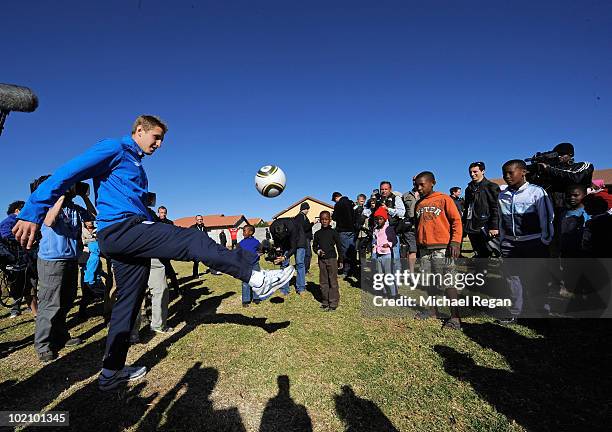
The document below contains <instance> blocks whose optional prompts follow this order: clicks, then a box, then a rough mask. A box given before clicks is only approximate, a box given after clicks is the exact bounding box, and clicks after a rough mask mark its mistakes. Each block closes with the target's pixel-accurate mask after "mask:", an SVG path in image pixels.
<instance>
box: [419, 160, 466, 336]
mask: <svg viewBox="0 0 612 432" xmlns="http://www.w3.org/2000/svg"><path fill="white" fill-rule="evenodd" d="M414 182H415V186H416V188H417V190H418V192H419V194H420V197H421V199H420V200H419V201H418V202H417V204H416V207H415V218H416V224H417V225H416V226H417V228H416V242H417V247H418V250H419V255H420V257H421V269H422V270H423V271H424V272H425V273H426V274H427V273H432V272H433V273H434V274H442V275H444V274H447V273H452V272H453V270H454V259H455V258H458V257H459V254H460V252H461V240H462V235H463V233H462V226H461V215H460V214H459V211H458V210H457V206H456V205H455V202H454V201H453V199H452V198H451V197H450V196H448V195H445V194H443V193H441V192H435V191H434V190H433V188H434V185H435V184H436V178H435V177H434V175H433V173H432V172H430V171H423V172H421V173H419V174H418V175H417V176H416V178H415V180H414ZM442 278H443V279H444V276H442ZM438 289H439V287H438V286H436V285H434V286H428V294H429V295H430V296H433V295H436V294H437V291H438ZM444 294H445V296H446V298H447V299H450V300H451V301H452V300H456V299H457V288H455V287H454V286H453V287H447V288H446V289H445V291H444ZM450 310H451V317H450V319H448V320H447V321H446V322H445V323H444V325H443V328H446V329H452V330H461V320H460V317H459V308H458V307H457V306H451V308H450ZM437 317H438V308H437V307H436V306H433V307H432V308H431V310H428V311H423V312H419V313H418V314H417V315H416V316H415V318H416V319H427V318H437Z"/></svg>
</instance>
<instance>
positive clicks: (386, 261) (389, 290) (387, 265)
mask: <svg viewBox="0 0 612 432" xmlns="http://www.w3.org/2000/svg"><path fill="white" fill-rule="evenodd" d="M372 261H374V263H376V273H378V274H393V259H392V258H391V254H378V253H376V252H374V253H373V254H372ZM385 291H386V294H387V295H388V296H392V297H394V296H396V295H397V286H396V285H395V280H394V281H393V283H391V284H389V285H387V284H385Z"/></svg>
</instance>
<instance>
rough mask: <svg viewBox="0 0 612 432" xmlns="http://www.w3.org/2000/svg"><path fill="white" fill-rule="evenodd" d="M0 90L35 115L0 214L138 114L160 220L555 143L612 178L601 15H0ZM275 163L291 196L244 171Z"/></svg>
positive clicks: (27, 123)
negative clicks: (145, 118) (20, 96)
mask: <svg viewBox="0 0 612 432" xmlns="http://www.w3.org/2000/svg"><path fill="white" fill-rule="evenodd" d="M1 13H2V34H3V39H2V57H1V58H2V60H0V61H1V65H0V82H5V83H13V84H21V85H25V86H29V87H31V88H32V89H33V90H34V91H35V92H36V93H37V94H38V96H39V99H40V107H39V108H38V110H37V111H36V112H34V113H32V114H25V113H13V114H11V115H10V116H9V118H8V120H7V123H6V129H5V131H4V133H3V135H2V136H0V154H1V155H2V159H3V160H2V165H1V168H0V176H1V184H2V187H1V189H0V204H1V207H2V209H4V208H5V206H6V204H8V202H10V201H12V200H14V199H19V198H22V199H23V198H26V197H27V193H28V189H27V185H28V183H29V182H30V181H31V180H32V179H33V178H34V177H36V176H38V175H40V174H44V173H48V172H52V171H54V170H55V169H56V168H57V167H58V166H59V165H61V164H62V163H63V162H64V161H66V160H68V159H69V158H71V157H72V156H75V155H76V154H78V153H80V152H82V151H83V150H85V149H86V148H87V147H88V146H90V145H92V144H93V143H95V142H96V141H98V140H99V139H102V138H105V137H112V136H119V135H123V134H126V133H128V132H129V128H130V125H131V122H132V121H133V119H134V118H135V117H136V116H137V115H138V114H140V113H152V114H158V115H160V116H161V117H162V118H164V119H165V120H166V121H167V122H168V124H169V126H170V131H169V133H168V135H167V136H166V141H165V142H164V145H163V147H162V149H161V150H158V151H157V152H156V153H155V155H154V156H153V157H151V158H147V159H145V167H146V169H147V173H148V176H149V182H150V190H151V191H154V192H156V193H157V197H158V204H160V203H161V204H164V205H166V206H167V207H168V208H169V216H170V217H171V218H178V217H181V216H187V215H193V214H195V213H197V212H201V213H204V214H209V213H225V214H239V213H244V214H246V215H247V216H249V217H251V216H259V217H263V218H265V219H267V218H270V217H271V216H272V215H273V214H274V213H276V212H277V211H279V210H281V209H283V208H284V207H286V206H288V205H289V204H291V203H292V202H294V201H296V200H298V199H299V198H301V197H303V196H304V195H312V196H314V197H317V198H320V199H323V200H325V201H328V200H329V198H330V195H331V193H332V192H333V191H335V190H338V191H341V192H343V193H344V194H346V195H350V196H354V195H356V194H357V193H359V192H365V193H367V194H369V193H370V192H371V190H372V189H373V188H375V187H378V182H379V181H380V180H382V179H390V180H391V181H392V182H393V185H394V187H395V189H397V190H400V191H405V190H407V189H408V188H409V185H410V179H411V177H412V176H413V175H414V174H415V173H417V172H418V171H421V170H432V171H434V172H435V174H436V175H437V177H438V189H439V190H442V191H445V192H448V188H449V187H450V186H454V185H460V186H465V184H467V182H468V180H469V179H468V176H467V165H468V164H469V163H470V162H473V161H476V160H483V161H485V162H486V164H487V166H488V169H487V174H488V177H490V178H493V177H499V176H500V168H499V167H500V166H501V164H502V163H503V162H504V161H505V160H508V159H512V158H517V157H520V158H524V157H528V156H530V155H532V154H533V153H534V152H536V151H538V150H547V149H550V148H552V147H553V146H554V145H555V144H557V143H558V142H562V141H570V142H572V143H574V145H575V146H576V148H577V159H581V160H589V161H591V162H594V163H595V165H596V167H600V168H603V167H612V152H610V143H611V141H612V3H611V2H610V1H607V0H603V1H588V0H585V1H582V0H581V1H549V2H545V1H537V2H534V1H503V2H502V1H478V2H472V1H461V2H459V1H456V0H449V1H418V2H414V1H397V2H390V1H376V2H373V1H367V2H360V1H350V2H339V1H332V0H328V1H308V2H298V1H286V0H285V1H240V2H238V1H231V0H228V1H196V0H191V1H181V0H175V1H172V2H169V1H162V0H140V1H139V0H121V1H109V0H104V1H102V0H100V1H59V2H49V1H29V0H21V1H6V2H3V5H2V9H1ZM265 164H276V165H279V166H280V167H282V168H283V169H284V170H285V172H286V174H287V178H288V183H287V189H286V190H285V192H284V193H283V194H282V195H281V196H280V197H278V198H275V199H267V198H263V197H261V196H259V195H258V194H257V192H256V190H255V188H254V180H253V178H254V175H255V172H256V171H257V169H258V168H259V167H260V166H262V165H265Z"/></svg>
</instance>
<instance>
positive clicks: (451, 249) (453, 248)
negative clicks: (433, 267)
mask: <svg viewBox="0 0 612 432" xmlns="http://www.w3.org/2000/svg"><path fill="white" fill-rule="evenodd" d="M460 254H461V249H460V248H459V245H455V244H451V245H448V248H447V249H446V255H447V256H449V257H451V258H459V255H460Z"/></svg>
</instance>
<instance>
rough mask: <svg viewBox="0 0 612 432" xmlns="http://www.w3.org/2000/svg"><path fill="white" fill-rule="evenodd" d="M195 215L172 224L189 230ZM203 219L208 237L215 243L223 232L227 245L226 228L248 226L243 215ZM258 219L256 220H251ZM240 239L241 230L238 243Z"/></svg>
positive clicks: (209, 216) (221, 215) (211, 216)
mask: <svg viewBox="0 0 612 432" xmlns="http://www.w3.org/2000/svg"><path fill="white" fill-rule="evenodd" d="M195 218H196V217H195V215H193V216H188V217H183V218H180V219H176V220H175V221H174V224H175V225H176V226H180V227H185V228H189V227H190V226H191V225H193V224H195ZM202 218H203V219H204V225H205V226H206V228H207V232H208V235H209V236H210V237H211V238H212V239H213V240H214V241H216V242H217V243H218V242H219V233H221V231H223V230H224V231H225V235H226V237H227V241H228V243H231V240H230V234H229V231H228V230H227V229H228V228H242V227H243V226H245V225H248V224H249V221H248V220H247V218H246V217H245V216H244V215H236V216H225V215H223V214H214V215H202ZM253 219H258V218H253ZM259 219H261V218H259ZM241 239H242V230H240V231H238V241H240V240H241Z"/></svg>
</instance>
